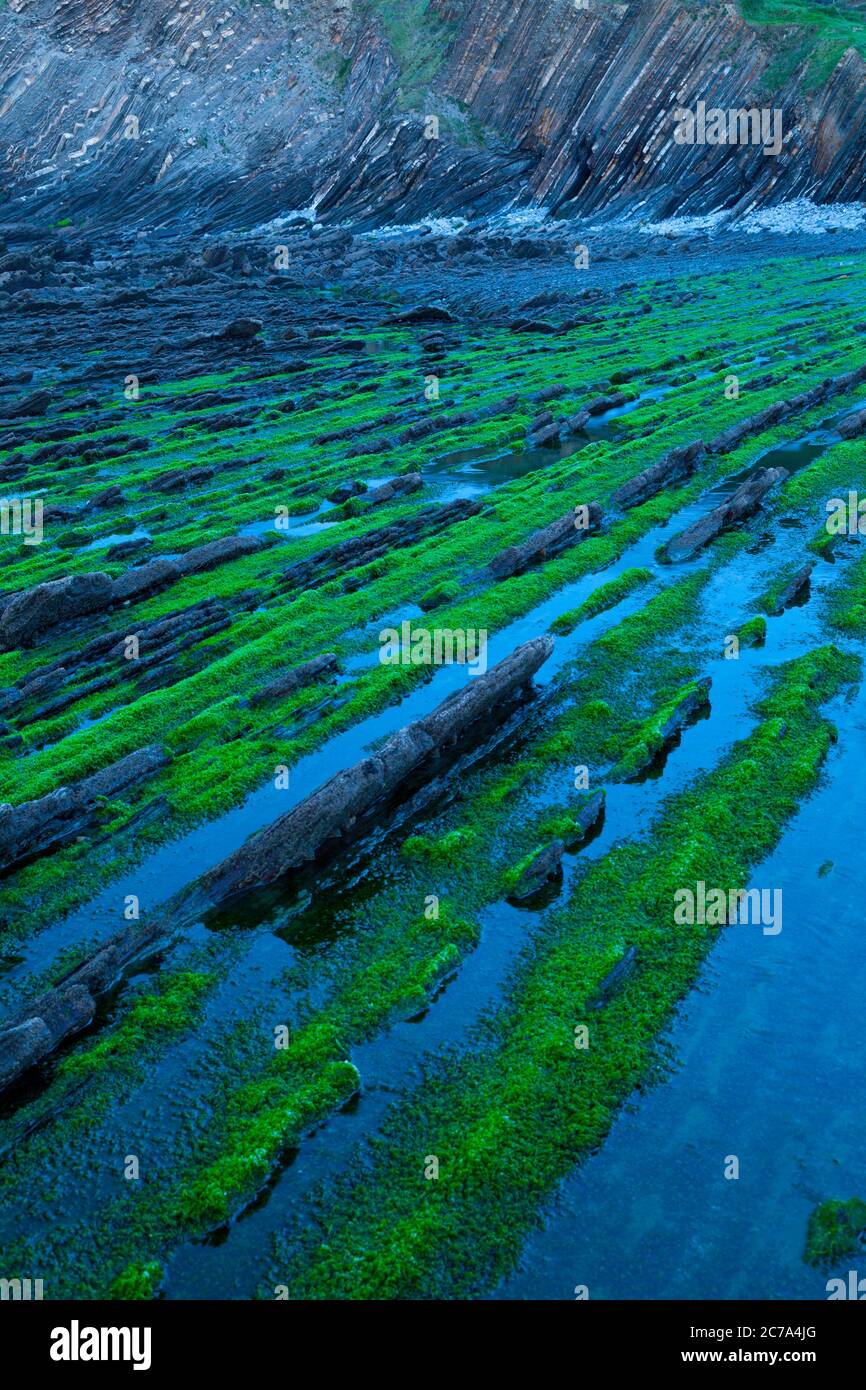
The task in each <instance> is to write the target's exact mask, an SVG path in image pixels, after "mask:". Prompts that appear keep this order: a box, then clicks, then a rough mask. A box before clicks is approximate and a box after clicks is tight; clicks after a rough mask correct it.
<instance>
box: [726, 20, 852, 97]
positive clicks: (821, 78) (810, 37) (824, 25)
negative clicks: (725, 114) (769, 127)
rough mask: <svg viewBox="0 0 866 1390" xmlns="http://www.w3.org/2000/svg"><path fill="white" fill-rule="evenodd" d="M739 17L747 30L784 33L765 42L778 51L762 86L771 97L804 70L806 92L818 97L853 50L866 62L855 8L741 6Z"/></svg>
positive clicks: (769, 37)
mask: <svg viewBox="0 0 866 1390" xmlns="http://www.w3.org/2000/svg"><path fill="white" fill-rule="evenodd" d="M740 12H741V14H742V16H743V18H744V19H745V21H746V23H747V24H751V25H754V26H755V27H756V28H761V27H764V26H774V27H775V28H776V29H777V30H779V31H780V32H779V33H778V34H768V33H765V34H764V35H763V36H762V37H763V38H764V39H765V40H767V41H768V42H769V43H770V45H771V46H772V47H773V48H774V49H775V50H776V56H775V58H774V59H773V61H772V62H771V63H770V66H769V67H768V69H767V71H766V73H765V74H764V78H763V83H762V85H763V87H764V89H765V90H766V91H768V92H772V91H778V90H779V88H781V87H782V86H783V85H784V84H785V82H786V81H787V80H788V79H789V78H790V77H791V76H793V74H794V73H795V72H796V71H797V70H798V69H799V68H800V67H801V66H803V65H805V67H804V72H803V82H802V85H803V88H804V90H806V91H815V90H816V88H818V87H820V86H822V85H823V83H824V82H826V81H827V79H828V78H829V76H830V74H831V73H832V71H833V69H834V68H835V67H836V65H837V63H838V62H839V59H840V58H841V57H842V55H843V53H845V51H846V50H847V49H849V48H854V49H856V50H857V52H858V53H859V54H860V56H861V58H863V59H866V16H864V15H863V13H862V12H860V11H859V10H858V9H856V8H854V7H853V6H848V5H841V4H840V5H815V4H812V3H810V0H740Z"/></svg>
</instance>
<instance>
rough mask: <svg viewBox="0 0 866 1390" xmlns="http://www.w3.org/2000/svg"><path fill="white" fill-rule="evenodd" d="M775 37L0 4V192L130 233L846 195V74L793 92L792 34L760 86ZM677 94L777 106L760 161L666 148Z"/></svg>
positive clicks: (851, 52) (608, 19)
mask: <svg viewBox="0 0 866 1390" xmlns="http://www.w3.org/2000/svg"><path fill="white" fill-rule="evenodd" d="M779 33H780V31H779V26H778V25H776V26H772V27H771V28H769V29H764V30H762V29H761V28H759V27H755V26H752V25H750V24H748V23H747V22H746V21H745V20H744V19H743V17H742V15H741V13H740V11H739V9H738V8H737V6H736V5H734V4H724V5H721V4H720V5H715V4H701V5H697V6H695V5H686V4H683V3H679V0H631V3H619V4H601V3H599V0H586V3H585V4H580V5H575V4H574V3H573V0H429V3H426V4H425V3H416V2H415V0H412V3H409V0H368V3H365V4H361V3H358V0H305V3H304V4H300V3H296V0H290V3H289V4H288V5H286V6H280V7H278V6H277V5H276V4H265V3H260V4H241V3H239V0H227V2H226V3H223V0H200V3H197V4H192V3H188V0H180V3H178V2H177V0H146V3H144V0H142V2H141V3H136V4H132V3H128V4H122V3H117V0H10V3H9V4H7V5H6V6H4V7H3V8H2V9H0V51H2V52H3V54H4V60H3V68H4V74H5V79H4V83H3V104H2V111H3V119H4V143H5V146H6V156H5V172H4V183H5V185H6V192H7V194H9V193H11V194H12V195H13V198H12V209H13V210H12V213H11V215H12V216H13V217H19V216H20V217H21V218H22V219H24V220H31V219H34V218H35V219H39V218H41V220H42V221H43V222H48V223H50V224H54V223H55V222H56V221H57V219H58V218H63V217H73V218H76V219H85V220H87V221H88V222H89V223H90V224H91V225H93V226H96V225H99V224H106V223H108V222H109V221H113V222H114V224H115V225H118V224H119V223H120V222H122V221H123V220H124V219H126V220H127V222H128V223H132V222H133V221H134V222H135V225H136V226H137V227H139V228H140V227H143V226H147V225H150V226H165V225H166V224H170V223H172V222H175V223H176V222H177V221H178V220H179V219H183V220H185V221H192V222H194V223H195V224H197V225H198V226H199V227H210V228H219V227H221V226H228V225H235V226H249V227H252V226H256V225H258V224H261V223H263V222H266V221H268V220H270V219H272V218H275V217H279V216H283V215H284V214H285V213H286V212H287V211H289V210H292V209H304V208H309V207H310V206H312V205H315V208H316V211H317V215H318V217H319V218H320V219H323V220H327V221H352V222H354V223H355V224H356V225H358V226H360V225H364V224H366V225H369V226H373V225H381V224H383V223H407V222H412V221H415V220H417V219H418V218H419V217H422V216H424V217H429V216H431V215H448V214H454V213H461V214H465V213H467V212H471V213H475V214H485V213H490V212H495V211H498V210H499V209H501V208H503V207H505V206H507V205H509V204H510V203H511V202H512V201H513V200H514V199H515V198H518V199H519V200H520V201H521V202H525V203H535V204H542V205H545V206H547V207H549V208H552V209H554V210H560V211H562V210H566V211H575V212H580V213H586V212H592V211H594V210H596V209H598V208H601V207H604V208H605V209H613V210H616V209H620V208H626V207H629V208H632V207H634V206H635V205H636V204H637V205H639V206H640V209H641V213H642V215H645V216H646V215H651V216H656V217H662V216H668V215H671V214H672V213H674V212H679V213H690V212H699V213H706V212H708V211H710V210H711V209H728V210H730V211H732V212H736V211H743V210H745V209H747V208H750V207H753V206H755V205H757V204H761V203H765V202H774V203H775V202H779V201H782V200H784V199H790V198H794V197H797V196H800V195H804V194H807V193H808V195H809V196H810V197H812V198H814V199H815V200H816V201H819V202H820V201H829V200H838V201H851V200H855V199H858V198H859V197H861V196H862V193H863V188H864V158H866V156H864V149H866V144H864V141H863V138H862V134H863V129H864V120H866V65H864V62H863V60H862V58H861V57H860V55H859V53H858V52H857V51H856V48H854V47H850V48H848V49H842V48H841V47H840V52H839V56H838V61H836V63H835V65H834V66H832V70H831V71H830V72H829V75H827V76H825V77H824V80H823V81H821V82H820V83H818V84H817V85H815V84H813V83H810V82H809V81H807V80H806V78H807V75H808V74H807V57H801V58H800V59H799V61H798V58H797V52H796V43H797V41H798V39H799V40H801V41H805V47H806V49H807V50H808V48H809V43H808V40H809V39H810V38H812V41H813V42H814V36H813V35H810V31H808V30H806V29H800V30H797V29H796V28H793V29H792V31H790V32H788V33H786V35H783V37H784V38H787V39H788V40H790V46H791V48H792V51H793V52H794V61H793V62H792V63H791V64H790V65H788V67H789V71H788V75H787V76H786V77H785V79H784V81H783V82H782V84H781V86H779V85H778V83H775V84H774V80H773V78H772V71H773V70H772V67H771V64H772V63H773V59H774V56H775V55H776V53H777V51H778V42H779ZM732 54H736V62H725V61H723V56H724V55H732ZM700 100H708V101H709V102H710V103H711V104H713V105H715V106H717V107H720V108H722V109H737V108H749V107H752V106H755V105H761V106H769V107H771V108H778V109H779V110H781V111H782V113H783V131H784V139H783V144H782V149H781V152H780V153H779V154H778V155H776V156H774V157H772V158H769V157H766V156H765V155H764V153H763V150H762V148H761V147H760V146H758V145H749V146H740V147H737V146H728V145H716V146H711V145H707V144H704V145H697V144H694V145H686V144H679V143H677V142H675V140H674V139H673V131H674V123H673V119H672V116H673V111H674V109H676V108H677V107H678V106H681V105H682V106H685V107H686V108H689V109H694V108H695V107H696V104H697V102H698V101H700ZM311 113H312V114H311ZM431 118H432V123H431ZM49 214H50V215H49Z"/></svg>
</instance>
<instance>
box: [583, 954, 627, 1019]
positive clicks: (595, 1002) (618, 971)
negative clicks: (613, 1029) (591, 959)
mask: <svg viewBox="0 0 866 1390" xmlns="http://www.w3.org/2000/svg"><path fill="white" fill-rule="evenodd" d="M636 965H637V947H636V946H629V948H628V950H627V951H626V952H625V954H624V955H623V956H622V958H621V959H620V960H618V961H617V963H616V965H615V966H614V967H613V969H612V970H609V971H608V973H607V974H606V975H605V977H604V979H603V980H602V981H601V984H600V985H599V986H598V988H597V989H596V991H595V993H594V994H593V995H592V998H591V999H590V1001H589V1003H588V1005H587V1008H590V1009H601V1008H603V1007H604V1005H605V1004H607V1003H608V1002H609V1001H610V1000H611V999H612V998H613V996H614V995H615V994H617V993H618V992H619V991H620V990H621V989H622V987H623V985H624V984H625V983H626V981H627V980H628V979H629V976H631V975H632V974H633V973H634V969H635V966H636Z"/></svg>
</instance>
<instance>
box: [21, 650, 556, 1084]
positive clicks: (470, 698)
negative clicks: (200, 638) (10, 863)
mask: <svg viewBox="0 0 866 1390" xmlns="http://www.w3.org/2000/svg"><path fill="white" fill-rule="evenodd" d="M552 650H553V638H552V637H536V638H533V639H532V640H531V641H529V642H525V643H523V645H522V646H519V647H516V648H515V649H514V651H513V652H511V654H510V655H509V656H507V657H505V658H504V659H503V660H502V661H500V662H499V663H498V664H497V665H496V666H493V667H492V668H491V669H490V670H489V671H487V672H485V673H484V674H483V675H479V676H476V677H474V678H473V679H472V680H468V681H467V684H466V685H465V686H464V687H462V688H461V689H459V690H457V691H454V692H453V693H452V694H451V695H449V696H448V697H447V698H446V699H445V700H443V701H442V703H441V704H439V705H437V706H436V708H435V709H434V710H432V711H431V713H430V714H427V715H425V716H424V717H423V718H421V719H419V720H416V721H415V722H414V723H411V724H407V725H405V727H404V728H402V729H400V730H399V732H398V733H396V734H393V735H392V736H391V737H390V738H389V739H387V740H386V741H385V743H383V744H382V746H381V748H379V749H377V751H376V752H375V753H374V754H373V755H372V756H371V757H369V758H364V759H363V760H362V761H361V762H359V763H356V764H355V765H354V766H353V767H350V768H347V769H346V770H345V771H344V772H339V773H337V774H336V776H334V777H331V778H330V779H329V780H328V781H327V782H325V783H324V784H323V785H322V786H321V787H320V788H319V789H318V790H317V791H315V792H313V793H312V794H311V795H310V796H308V797H306V798H305V799H304V800H303V801H301V802H299V803H298V805H297V806H294V807H293V808H292V809H291V810H290V811H287V812H286V813H285V815H283V816H280V817H279V818H278V819H277V820H275V821H274V822H273V823H272V824H271V825H269V826H266V827H265V829H264V830H261V831H259V832H257V833H256V834H255V835H252V836H250V838H249V839H248V840H246V841H245V843H244V844H242V845H241V846H240V848H239V849H237V850H235V852H234V853H233V854H230V855H229V856H228V857H227V858H226V859H224V860H223V861H222V862H221V863H220V864H217V865H216V867H215V868H213V869H211V870H209V871H208V872H207V873H205V874H204V875H202V877H201V878H199V879H198V880H197V881H196V882H195V883H194V884H193V885H192V886H191V887H190V888H189V889H188V890H186V891H184V892H182V893H181V894H179V895H178V896H177V897H176V898H175V899H174V900H172V902H170V903H168V904H167V905H166V907H165V909H164V911H163V912H162V913H160V914H158V915H157V916H155V917H153V918H152V919H151V920H149V921H147V922H142V923H138V924H136V925H134V926H129V927H127V928H124V929H123V930H122V931H120V932H118V933H116V935H115V936H113V937H112V938H110V940H109V941H107V942H105V943H104V944H103V945H102V946H100V947H99V948H98V949H97V950H96V951H95V952H94V953H93V954H92V955H91V956H90V957H88V959H87V960H85V961H84V962H83V963H82V964H81V965H79V966H77V967H76V969H75V970H73V971H72V973H71V974H70V975H68V976H67V977H66V979H64V980H62V981H61V982H60V983H59V984H58V985H56V986H55V987H54V988H53V989H50V990H48V991H47V992H46V993H45V994H43V995H41V996H40V997H39V998H37V999H32V1000H30V1001H29V1002H27V1003H26V1004H24V1005H23V1006H22V1007H21V1008H20V1009H18V1010H17V1011H16V1013H15V1014H14V1015H13V1016H12V1017H10V1018H9V1019H7V1020H6V1021H5V1023H4V1024H2V1025H0V1089H2V1088H3V1087H5V1086H8V1085H10V1084H11V1083H12V1082H13V1081H14V1080H16V1079H17V1078H18V1077H19V1076H21V1075H22V1074H23V1073H24V1072H25V1071H27V1070H28V1069H29V1068H30V1067H31V1066H34V1065H35V1064H36V1063H38V1062H40V1061H43V1060H44V1059H45V1058H46V1057H48V1056H50V1055H51V1053H52V1052H53V1051H54V1050H55V1049H56V1048H57V1047H58V1046H59V1045H60V1044H61V1043H62V1042H63V1041H64V1039H66V1038H68V1037H70V1036H72V1035H74V1034H76V1033H78V1032H80V1031H81V1029H82V1028H85V1027H87V1025H88V1024H89V1023H90V1021H91V1020H92V1018H93V1017H94V1014H95V1012H96V1007H97V999H98V997H99V996H100V995H101V994H104V993H105V991H106V990H107V989H109V988H111V986H112V985H113V984H114V983H115V982H116V981H117V979H118V977H119V976H120V975H121V974H122V972H123V970H124V969H125V968H126V967H127V966H128V965H129V964H130V962H131V961H133V960H135V959H137V958H138V957H140V956H141V955H142V954H143V953H144V952H146V951H148V950H149V949H151V948H153V947H154V946H155V945H156V944H157V943H158V942H160V941H161V940H162V939H163V938H165V937H167V936H168V935H169V934H171V932H172V931H174V930H176V929H178V928H179V927H180V926H182V925H183V924H184V923H186V922H189V921H190V919H191V918H193V917H195V916H198V915H200V914H201V913H203V912H206V911H208V910H209V909H211V908H214V907H217V906H219V905H220V904H221V903H224V902H226V901H228V900H229V899H233V898H235V897H236V896H238V895H239V894H242V893H247V892H249V891H251V890H252V889H255V888H258V887H263V886H266V885H268V884H271V883H274V882H276V881H277V880H278V879H280V878H282V877H283V876H284V875H285V874H287V873H289V872H290V871H292V870H295V869H300V868H302V867H303V866H304V865H305V864H308V863H310V862H312V861H313V860H314V859H315V858H316V856H317V855H318V854H319V853H320V852H321V851H322V850H323V848H324V847H325V846H327V845H329V844H339V842H340V840H341V839H342V838H343V837H345V836H347V835H350V834H351V833H352V832H353V831H354V829H355V827H356V825H357V823H358V821H359V820H360V819H361V818H362V817H367V816H370V815H371V814H372V815H374V816H375V815H377V814H378V813H379V811H380V810H381V812H382V813H383V814H384V813H386V811H387V808H388V805H389V804H390V803H391V802H393V800H394V799H395V798H396V797H398V796H399V794H400V793H401V790H402V789H404V788H405V787H406V785H407V783H409V781H410V779H411V778H412V777H413V776H415V775H416V774H417V773H418V771H419V769H422V768H424V769H427V768H431V769H435V767H436V766H437V764H441V763H442V760H443V758H444V757H446V756H447V754H448V752H449V750H451V749H452V748H454V747H455V746H456V745H457V744H458V743H459V742H460V740H461V738H462V737H464V735H465V734H466V732H467V731H468V730H472V729H477V727H478V725H479V722H480V721H481V720H483V719H485V718H489V717H494V718H495V717H496V715H497V712H498V711H499V710H500V709H501V708H503V707H507V705H508V704H509V703H510V702H511V701H513V700H514V699H515V698H519V697H521V696H522V694H523V692H525V691H529V690H530V689H531V687H532V679H533V677H534V675H535V674H536V672H537V671H538V670H539V668H540V667H541V666H542V665H543V663H544V662H545V661H546V660H547V658H548V657H549V655H550V653H551V651H552ZM320 660H322V661H324V662H326V663H327V662H329V661H330V660H331V658H330V656H329V655H326V656H324V657H322V658H321V659H320ZM163 761H164V754H163V752H162V750H161V749H158V748H152V749H145V750H142V751H141V752H140V753H136V754H133V755H132V756H131V758H129V759H125V760H124V761H123V763H119V764H117V765H116V766H115V767H114V768H113V769H107V771H106V772H105V773H101V774H97V777H96V778H93V779H89V783H88V784H87V785H85V784H81V786H80V787H78V788H77V789H76V788H72V789H70V790H69V791H67V792H57V793H54V794H52V797H45V798H43V801H42V802H36V803H31V804H30V805H28V806H23V807H19V808H16V809H12V808H6V807H4V808H0V834H3V835H5V840H3V841H0V845H3V846H8V853H10V854H11V853H17V852H20V851H21V849H22V847H24V846H25V839H26V836H25V832H26V831H28V830H33V828H34V827H36V831H37V832H38V835H39V836H41V837H42V838H44V835H43V827H44V826H45V825H48V826H50V827H51V828H53V826H54V820H55V819H56V818H57V816H59V815H60V814H63V815H64V816H65V817H66V818H67V819H68V816H69V815H71V813H72V811H73V810H74V811H75V813H76V814H86V813H87V812H88V810H89V808H90V806H91V804H92V798H93V795H94V794H95V793H96V792H97V791H98V792H101V793H104V792H106V791H116V790H117V789H118V788H119V787H120V786H126V785H128V784H129V782H130V781H132V780H136V779H137V778H138V777H140V776H142V775H147V774H149V773H150V772H152V771H154V770H156V768H157V767H158V766H160V765H161V764H162V762H163ZM100 779H101V780H100ZM90 783H93V785H92V786H91V785H90ZM97 784H98V785H97ZM43 803H44V804H43Z"/></svg>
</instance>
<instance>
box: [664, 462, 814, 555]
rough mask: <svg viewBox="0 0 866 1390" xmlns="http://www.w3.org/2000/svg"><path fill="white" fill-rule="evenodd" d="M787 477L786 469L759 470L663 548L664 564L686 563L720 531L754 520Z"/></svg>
mask: <svg viewBox="0 0 866 1390" xmlns="http://www.w3.org/2000/svg"><path fill="white" fill-rule="evenodd" d="M787 476H788V470H787V469H786V468H763V469H760V470H759V471H758V472H757V473H753V474H752V476H751V478H747V479H746V481H745V482H744V483H742V484H741V486H740V487H738V488H737V491H736V492H735V493H734V494H733V496H732V497H729V498H728V500H727V501H726V502H722V503H721V505H720V506H718V507H714V508H713V510H712V511H711V512H707V514H706V516H702V517H701V518H700V520H699V521H696V522H695V524H694V525H693V526H689V527H687V528H686V530H685V531H681V532H680V534H679V535H678V536H674V538H673V540H671V541H668V544H667V545H666V546H665V549H664V555H665V558H666V559H668V560H688V559H690V558H691V556H692V555H695V554H696V553H697V552H698V551H699V550H702V549H703V547H704V546H705V545H708V544H709V543H710V541H712V540H715V538H716V536H718V535H719V533H720V532H721V531H724V530H727V528H728V527H730V526H738V525H739V524H740V522H742V521H747V520H748V519H749V517H751V516H754V514H755V512H756V511H757V510H758V508H759V506H760V505H761V502H762V501H763V499H764V498H765V497H766V495H767V493H768V492H769V491H770V489H771V488H773V487H775V486H776V484H777V483H780V482H782V481H783V480H784V479H785V478H787Z"/></svg>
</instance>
